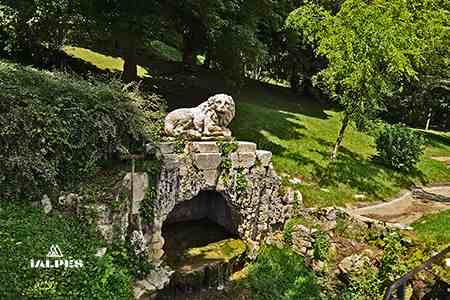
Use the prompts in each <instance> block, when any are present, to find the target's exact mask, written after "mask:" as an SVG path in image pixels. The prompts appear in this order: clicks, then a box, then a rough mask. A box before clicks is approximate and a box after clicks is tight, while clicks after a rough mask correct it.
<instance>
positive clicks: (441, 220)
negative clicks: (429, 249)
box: [412, 210, 450, 246]
mask: <svg viewBox="0 0 450 300" xmlns="http://www.w3.org/2000/svg"><path fill="white" fill-rule="evenodd" d="M412 227H413V228H414V229H415V230H416V234H417V238H418V239H419V240H421V241H424V242H425V243H427V244H438V245H441V246H445V245H447V246H448V245H450V210H447V211H444V212H440V213H436V214H432V215H428V216H426V217H423V218H421V219H420V220H418V221H417V222H415V223H414V224H413V225H412Z"/></svg>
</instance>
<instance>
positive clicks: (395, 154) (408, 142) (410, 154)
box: [376, 125, 425, 172]
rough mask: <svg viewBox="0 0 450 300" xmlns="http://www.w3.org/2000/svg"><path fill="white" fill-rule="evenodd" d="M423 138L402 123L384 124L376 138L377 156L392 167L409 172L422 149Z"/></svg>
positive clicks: (420, 154)
mask: <svg viewBox="0 0 450 300" xmlns="http://www.w3.org/2000/svg"><path fill="white" fill-rule="evenodd" d="M424 144H425V142H424V139H423V138H422V137H421V136H420V135H418V134H416V133H415V132H414V131H412V130H411V129H409V128H406V127H404V126H402V125H386V126H385V128H384V130H383V131H382V132H381V133H380V135H379V136H378V138H377V140H376V145H377V151H378V158H379V159H380V160H381V162H382V163H383V164H385V165H387V166H389V167H391V168H393V169H397V170H401V171H406V172H409V171H411V170H412V169H414V168H415V165H416V164H417V162H418V161H419V159H420V157H421V156H422V154H423V150H424Z"/></svg>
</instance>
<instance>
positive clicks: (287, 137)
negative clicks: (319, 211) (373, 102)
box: [232, 83, 450, 206]
mask: <svg viewBox="0 0 450 300" xmlns="http://www.w3.org/2000/svg"><path fill="white" fill-rule="evenodd" d="M341 119H342V114H341V113H338V112H335V111H333V110H327V109H324V107H323V106H322V105H320V104H318V103H317V102H312V101H310V100H308V99H293V97H292V95H290V93H289V92H288V90H287V89H283V88H280V87H274V86H269V85H262V84H256V83H253V84H249V86H248V87H247V88H246V89H245V90H244V91H243V93H242V94H241V95H240V96H239V98H238V101H237V117H236V119H235V121H234V122H233V128H232V129H233V133H234V134H235V135H236V136H237V138H239V139H240V140H249V141H254V142H256V143H257V144H258V147H259V148H260V149H267V150H270V151H272V153H273V162H274V166H275V169H276V170H277V172H278V174H280V175H283V174H284V173H285V174H289V175H290V176H298V177H304V183H303V184H300V185H297V186H296V188H298V189H299V190H301V191H302V192H303V193H304V201H305V204H306V205H308V206H333V205H339V206H342V205H345V204H346V203H352V202H356V201H362V200H361V199H356V198H355V195H356V194H364V195H365V199H364V200H363V201H374V200H380V199H384V198H386V197H391V196H393V195H395V194H397V193H398V192H400V190H401V189H402V188H406V187H409V186H411V185H412V184H419V185H420V184H426V183H430V182H448V181H450V169H448V168H447V167H446V166H445V165H444V164H443V163H440V162H437V161H434V160H431V159H430V157H431V156H438V155H439V156H450V136H449V134H448V133H447V134H444V133H437V132H428V133H426V135H425V136H426V138H427V149H426V151H425V156H424V158H423V159H422V160H421V161H420V163H419V164H418V167H417V170H416V171H415V172H413V174H402V173H399V172H396V171H393V170H391V169H388V168H386V167H384V166H382V165H379V164H377V163H375V162H374V161H373V160H372V159H371V158H372V157H373V156H374V155H375V154H376V150H375V145H374V139H373V138H372V137H371V136H369V135H368V134H366V133H362V132H360V131H357V130H356V129H355V128H353V127H350V128H348V129H347V132H346V134H345V139H344V142H343V147H342V148H341V150H340V154H339V156H338V161H337V163H336V164H335V165H329V155H330V151H331V149H332V146H333V144H334V142H335V140H336V137H337V134H338V130H339V127H340V122H341Z"/></svg>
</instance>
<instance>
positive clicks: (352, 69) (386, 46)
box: [287, 0, 449, 147]
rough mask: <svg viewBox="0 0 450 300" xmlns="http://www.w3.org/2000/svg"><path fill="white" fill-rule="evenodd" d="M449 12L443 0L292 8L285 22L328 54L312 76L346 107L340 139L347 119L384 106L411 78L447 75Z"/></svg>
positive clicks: (352, 0)
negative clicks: (334, 11)
mask: <svg viewBox="0 0 450 300" xmlns="http://www.w3.org/2000/svg"><path fill="white" fill-rule="evenodd" d="M448 16H449V5H448V3H446V2H444V1H441V0H433V1H409V0H408V1H405V0H395V1H392V0H389V1H388V0H377V1H370V2H367V1H362V0H347V1H345V2H344V3H343V4H342V6H341V8H340V10H339V12H338V13H337V14H336V15H333V14H331V13H330V12H328V11H326V10H324V9H323V8H322V7H321V6H319V5H317V4H313V3H312V2H306V4H305V5H304V6H301V7H300V8H299V9H297V10H295V11H293V12H292V13H291V14H290V16H289V17H288V19H287V27H288V28H289V29H291V30H292V31H294V32H297V33H298V34H299V36H301V37H302V38H303V39H304V40H305V41H307V42H308V43H310V44H311V45H312V46H314V47H315V48H316V49H315V51H316V54H317V55H321V56H323V57H325V58H326V59H327V66H326V68H325V69H323V70H322V71H320V73H318V74H317V75H316V76H315V78H314V81H315V83H316V84H317V85H318V86H320V87H321V88H322V89H323V90H324V91H325V92H327V93H329V94H330V95H331V96H332V97H333V98H335V99H336V100H337V101H338V102H339V104H340V105H341V107H342V108H343V110H344V113H345V117H344V119H343V122H342V123H343V128H342V132H341V133H340V136H339V138H340V140H342V138H343V136H344V132H345V129H346V126H347V124H348V123H349V121H351V120H355V119H358V118H359V119H361V118H369V117H370V116H371V115H373V113H374V112H376V111H379V110H382V109H383V108H384V107H385V105H384V101H386V99H392V97H393V96H394V95H398V94H399V93H401V92H402V91H404V90H405V89H406V88H407V87H408V86H409V84H410V83H413V82H418V81H420V80H421V78H423V77H427V76H437V77H439V78H441V77H442V76H447V75H445V74H442V72H441V70H442V68H445V67H443V66H444V65H445V61H446V60H448V40H449V36H448V34H449V31H448V30H446V26H447V25H446V21H444V20H448ZM444 49H447V50H444ZM444 53H445V54H444ZM447 69H448V68H447ZM447 77H448V76H447ZM340 143H341V141H339V139H338V141H337V142H336V146H337V147H338V146H340Z"/></svg>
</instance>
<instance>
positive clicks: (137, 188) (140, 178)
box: [116, 173, 148, 214]
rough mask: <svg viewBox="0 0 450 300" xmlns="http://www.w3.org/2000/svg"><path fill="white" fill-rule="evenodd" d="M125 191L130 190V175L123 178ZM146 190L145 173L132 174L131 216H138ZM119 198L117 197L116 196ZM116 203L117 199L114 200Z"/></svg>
mask: <svg viewBox="0 0 450 300" xmlns="http://www.w3.org/2000/svg"><path fill="white" fill-rule="evenodd" d="M123 182H124V183H125V186H126V189H127V190H128V191H129V190H130V189H131V173H127V174H126V175H125V177H124V178H123ZM147 190H148V175H147V173H134V176H133V203H132V214H138V213H139V209H140V208H141V202H142V200H144V198H145V193H146V192H147ZM117 197H119V195H117ZM116 201H117V199H116Z"/></svg>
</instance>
